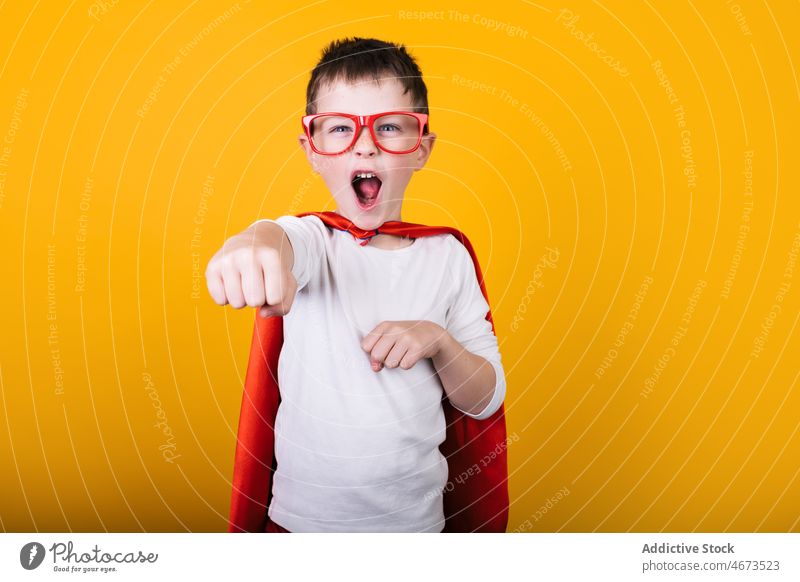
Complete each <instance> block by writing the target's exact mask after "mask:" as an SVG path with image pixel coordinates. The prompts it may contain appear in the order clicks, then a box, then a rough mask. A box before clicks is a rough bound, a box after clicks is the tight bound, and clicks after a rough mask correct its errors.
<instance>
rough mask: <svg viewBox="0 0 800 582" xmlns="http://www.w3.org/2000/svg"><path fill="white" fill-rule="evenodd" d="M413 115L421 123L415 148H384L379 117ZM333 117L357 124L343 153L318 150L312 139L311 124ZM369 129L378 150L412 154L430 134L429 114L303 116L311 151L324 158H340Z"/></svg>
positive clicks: (326, 114)
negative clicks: (377, 127) (378, 133)
mask: <svg viewBox="0 0 800 582" xmlns="http://www.w3.org/2000/svg"><path fill="white" fill-rule="evenodd" d="M397 114H403V115H412V116H414V117H416V118H417V121H418V122H419V128H420V130H419V135H418V136H417V143H416V144H414V147H412V148H410V149H407V150H402V151H395V150H388V149H386V148H385V147H383V146H382V145H381V144H380V143H378V138H377V137H375V127H374V125H375V120H376V119H378V118H379V117H383V116H384V115H397ZM331 115H338V116H341V117H346V118H347V119H350V120H351V121H353V122H354V123H355V124H356V129H355V131H354V132H353V140H352V141H351V142H350V143H349V144H348V145H347V147H346V148H344V149H343V150H342V151H339V152H335V153H331V152H323V151H320V150H318V149H317V148H316V146H315V145H314V139H313V138H312V137H311V123H312V122H313V121H314V120H315V119H316V118H318V117H325V116H331ZM364 127H367V128H369V134H370V136H372V143H374V144H375V145H376V146H377V147H378V149H380V150H383V151H384V152H386V153H387V154H410V153H411V152H414V151H416V150H417V148H419V144H421V143H422V136H423V135H425V134H427V133H429V131H430V130H429V129H428V114H427V113H413V112H411V111H383V112H381V113H373V114H372V115H353V114H351V113H337V112H335V111H330V112H327V111H326V112H325V113H315V114H313V115H304V116H303V130H304V131H305V132H306V137H307V138H308V143H309V144H310V145H311V149H312V150H314V151H315V152H316V153H318V154H320V155H323V156H338V155H340V154H343V153H344V152H346V151H347V150H349V149H350V148H351V147H353V145H354V144H355V143H356V141H358V138H359V136H360V135H361V129H362V128H364Z"/></svg>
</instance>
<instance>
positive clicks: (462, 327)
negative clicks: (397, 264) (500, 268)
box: [445, 239, 506, 420]
mask: <svg viewBox="0 0 800 582" xmlns="http://www.w3.org/2000/svg"><path fill="white" fill-rule="evenodd" d="M454 242H455V247H456V248H455V250H454V253H453V262H452V266H451V270H452V275H453V281H454V293H453V300H452V302H451V305H450V307H449V308H448V310H447V314H446V316H445V327H446V329H447V331H448V332H449V333H450V335H452V336H453V338H454V339H455V340H456V341H458V342H459V343H460V344H461V345H462V346H464V348H465V349H466V350H467V351H469V352H470V353H472V354H475V355H477V356H481V357H482V358H485V359H486V360H487V361H488V362H489V363H490V364H491V365H492V367H493V368H494V371H495V379H496V381H495V388H494V395H493V396H492V399H491V401H490V402H489V403H488V404H487V405H486V407H485V408H484V409H483V410H482V411H481V412H479V413H478V414H470V413H468V412H466V411H463V410H462V412H464V414H466V415H468V416H471V417H473V418H477V419H479V420H480V419H484V418H488V417H490V416H491V415H493V414H494V413H495V412H497V410H498V409H499V408H500V405H501V404H502V403H503V399H504V398H505V394H506V378H505V372H504V370H503V365H502V363H501V361H500V350H499V348H498V345H497V337H496V336H495V335H494V333H493V332H492V324H491V323H490V322H489V321H487V319H486V314H487V313H488V312H489V304H488V303H487V302H486V299H485V298H484V296H483V293H481V288H480V286H479V284H478V277H477V274H476V272H475V264H474V263H473V262H472V257H471V256H470V254H469V251H468V250H467V248H466V247H465V246H464V245H463V244H461V242H459V241H458V240H455V239H454ZM456 408H457V407H456ZM459 410H461V409H460V408H459Z"/></svg>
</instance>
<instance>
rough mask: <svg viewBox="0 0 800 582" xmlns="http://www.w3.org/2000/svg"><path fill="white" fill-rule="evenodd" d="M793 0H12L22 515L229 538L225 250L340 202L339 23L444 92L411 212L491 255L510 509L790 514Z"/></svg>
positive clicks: (742, 518) (797, 402)
mask: <svg viewBox="0 0 800 582" xmlns="http://www.w3.org/2000/svg"><path fill="white" fill-rule="evenodd" d="M420 11H428V12H429V13H428V14H420ZM798 12H800V10H799V9H798V5H797V4H796V3H793V2H769V3H765V2H760V1H755V0H753V1H750V0H742V1H741V2H727V1H725V0H719V1H715V2H701V1H694V2H690V1H685V0H681V1H678V2H653V1H650V2H648V1H644V2H622V1H615V2H567V3H564V4H558V3H550V2H547V1H544V0H543V1H542V2H537V3H532V2H527V1H518V2H492V3H486V2H457V3H456V2H452V3H438V2H433V3H423V2H411V1H408V2H383V3H379V4H364V3H363V2H329V1H319V2H314V3H296V4H291V5H290V3H275V2H270V3H267V2H256V1H251V2H244V1H242V2H239V3H235V2H230V3H223V2H211V1H206V2H182V3H179V2H129V1H121V2H118V3H114V2H111V1H107V2H99V1H98V2H88V1H77V2H62V3H61V4H60V5H58V4H57V3H56V2H38V3H35V5H33V4H32V3H29V2H5V3H4V4H3V5H2V8H1V9H0V67H2V68H1V69H0V79H1V81H0V83H2V85H1V87H0V89H2V90H0V140H2V143H0V156H2V157H0V231H1V232H2V237H3V238H2V242H3V244H2V248H3V263H4V275H3V278H2V288H3V292H2V296H3V302H2V303H3V307H2V310H3V312H2V325H3V332H4V333H3V334H2V351H1V352H0V379H1V383H0V388H1V390H0V395H1V396H2V400H1V402H2V414H0V442H1V443H2V444H0V463H2V465H0V466H2V469H3V478H2V491H0V517H1V518H2V528H3V529H4V530H5V531H25V530H31V531H37V530H38V531H69V530H72V531H92V530H96V531H104V530H108V531H142V530H144V531H187V530H189V531H222V530H224V528H225V525H226V517H227V511H228V503H229V497H230V475H231V469H232V462H233V451H234V441H235V428H236V423H237V420H238V414H239V405H240V402H241V384H242V378H243V374H244V370H245V364H246V358H247V349H248V345H249V341H250V333H251V329H252V323H253V315H254V314H253V311H252V310H242V311H235V310H232V309H231V308H230V307H226V308H221V307H218V306H216V305H215V304H214V303H213V302H212V301H211V299H210V297H209V296H208V295H207V293H206V291H205V281H204V279H203V278H202V275H203V271H204V269H205V265H206V263H207V262H208V259H209V258H210V257H211V255H212V254H213V253H214V252H215V250H216V249H217V248H218V247H219V246H220V245H221V243H222V241H223V240H224V239H225V238H226V237H227V236H230V235H231V234H233V233H235V232H237V231H239V230H241V229H242V228H244V227H245V226H247V225H248V224H249V223H250V222H252V221H253V220H254V219H256V218H258V217H277V216H280V215H283V214H294V213H299V212H303V211H310V210H329V209H332V208H333V204H332V199H331V197H330V196H329V194H328V192H327V191H326V190H325V188H324V184H323V183H322V181H321V180H320V179H319V178H318V177H317V176H315V175H314V174H313V173H312V172H311V170H310V168H309V167H308V165H307V163H306V161H305V159H304V158H303V157H302V156H301V151H300V148H299V146H298V145H297V141H296V138H297V135H298V134H299V129H300V116H301V114H302V110H303V108H304V98H305V87H306V83H307V80H308V75H309V72H310V69H311V68H312V67H313V65H314V64H315V62H316V60H317V59H318V57H319V52H320V50H321V48H322V47H323V45H325V44H326V43H327V42H329V41H330V40H332V39H333V38H336V37H343V36H351V35H360V36H374V37H377V38H383V39H387V40H394V41H398V42H403V43H405V44H406V45H407V46H409V47H410V49H411V50H412V52H413V54H414V55H416V57H417V58H418V59H419V62H420V64H421V66H422V69H423V72H424V74H425V78H426V81H427V84H428V87H429V90H430V103H431V127H432V129H433V130H434V131H435V132H437V133H438V135H439V139H438V142H437V144H436V147H435V149H434V152H433V156H432V158H431V160H430V162H429V164H428V166H427V168H426V170H425V171H423V172H420V173H418V174H417V175H416V176H415V178H414V180H412V183H411V186H410V188H409V190H408V191H407V194H406V200H407V201H406V204H405V206H404V213H403V218H404V219H405V220H408V221H413V222H421V223H426V224H446V225H452V226H456V227H457V228H459V229H461V230H463V231H464V232H465V233H466V234H467V235H468V236H469V237H470V239H471V240H472V242H473V243H474V245H475V247H476V250H477V252H478V255H479V258H480V261H481V264H482V266H483V269H484V272H485V274H486V279H487V285H488V292H489V296H490V299H491V304H492V308H493V313H494V317H495V321H496V326H497V333H498V337H499V341H500V344H501V352H502V356H503V362H504V365H505V369H506V373H507V378H508V397H507V400H506V411H507V418H508V430H509V434H510V435H511V436H512V438H513V440H512V442H511V445H510V446H509V456H510V470H511V495H512V500H513V505H512V508H511V521H510V524H509V530H517V531H781V532H784V531H800V525H799V524H800V522H799V521H798V520H799V519H800V494H799V491H798V489H799V488H800V483H799V482H798V470H799V467H800V466H799V465H798V459H799V458H800V437H798V434H797V432H798V425H799V424H800V423H799V420H798V410H800V390H799V389H798V385H797V382H798V370H799V367H798V364H797V353H798V348H800V342H799V341H798V334H797V329H796V326H797V323H798V317H799V315H800V309H798V302H799V301H800V270H799V268H798V266H797V265H796V264H795V263H794V261H795V260H796V256H797V251H798V245H799V244H800V213H799V212H798V209H800V204H798V202H797V193H798V191H800V188H798V182H799V181H798V178H799V177H800V167H798V166H799V165H798V162H797V152H798V150H799V149H800V147H798V146H800V144H798V135H800V132H798V129H800V128H798V105H800V103H798V100H799V98H800V88H799V87H798V78H797V73H796V63H797V62H798V60H800V51H798V42H800V41H798V37H797V35H796V34H795V29H794V28H793V27H791V26H790V23H796V22H798V20H800V13H798ZM681 123H683V125H681ZM198 277H199V278H198ZM158 422H161V423H162V426H161V427H157V426H156V424H157V423H158ZM167 427H168V430H169V431H170V433H171V438H168V436H167V435H165V434H164V433H163V430H162V429H164V428H167Z"/></svg>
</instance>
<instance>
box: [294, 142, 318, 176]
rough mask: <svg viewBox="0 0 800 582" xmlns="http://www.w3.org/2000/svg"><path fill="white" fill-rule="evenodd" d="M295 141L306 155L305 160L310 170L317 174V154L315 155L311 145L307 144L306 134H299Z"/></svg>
mask: <svg viewBox="0 0 800 582" xmlns="http://www.w3.org/2000/svg"><path fill="white" fill-rule="evenodd" d="M297 140H298V141H299V142H300V147H302V148H303V151H304V152H305V154H306V159H307V160H308V163H309V164H310V165H311V169H312V170H314V171H315V172H316V173H317V174H319V168H318V167H317V154H315V153H314V150H312V149H311V144H309V143H308V137H307V136H306V134H304V133H301V134H300V136H299V137H298V138H297Z"/></svg>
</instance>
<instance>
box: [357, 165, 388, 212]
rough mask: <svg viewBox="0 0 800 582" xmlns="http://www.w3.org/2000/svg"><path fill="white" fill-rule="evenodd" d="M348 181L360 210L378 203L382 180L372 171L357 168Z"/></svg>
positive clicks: (367, 208)
mask: <svg viewBox="0 0 800 582" xmlns="http://www.w3.org/2000/svg"><path fill="white" fill-rule="evenodd" d="M350 183H351V184H352V186H353V191H354V192H355V194H356V200H357V201H358V205H359V206H360V207H361V209H362V210H369V209H370V208H372V207H373V206H375V205H376V204H377V203H378V194H379V193H380V191H381V183H382V182H381V179H380V178H378V176H377V175H376V174H375V173H374V172H368V171H361V170H357V171H355V172H353V176H352V179H351V182H350Z"/></svg>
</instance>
